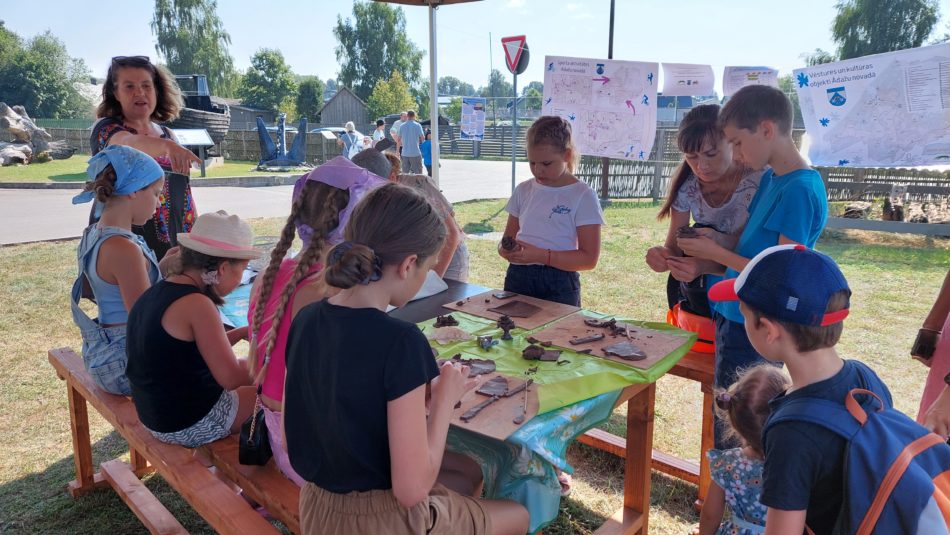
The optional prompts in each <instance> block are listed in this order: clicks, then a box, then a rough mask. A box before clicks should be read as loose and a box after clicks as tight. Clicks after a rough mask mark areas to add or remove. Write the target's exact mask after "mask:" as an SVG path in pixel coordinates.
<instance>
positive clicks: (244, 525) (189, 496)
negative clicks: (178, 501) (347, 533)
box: [49, 348, 300, 534]
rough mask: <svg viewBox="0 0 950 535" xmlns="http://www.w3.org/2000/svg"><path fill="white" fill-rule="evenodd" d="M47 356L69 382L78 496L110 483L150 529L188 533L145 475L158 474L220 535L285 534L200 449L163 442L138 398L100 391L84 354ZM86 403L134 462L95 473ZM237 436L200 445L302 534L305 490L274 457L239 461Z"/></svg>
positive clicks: (73, 488) (69, 352)
mask: <svg viewBox="0 0 950 535" xmlns="http://www.w3.org/2000/svg"><path fill="white" fill-rule="evenodd" d="M49 361H50V363H51V364H52V365H53V367H54V368H55V369H56V373H57V375H58V376H59V378H60V379H63V380H65V381H66V391H67V397H68V399H69V417H70V424H71V427H72V435H73V458H74V462H75V465H76V480H75V481H72V482H70V483H69V492H70V494H72V495H73V496H74V497H78V496H82V495H83V494H86V493H88V492H90V491H92V490H94V489H98V488H103V487H107V486H111V487H112V488H113V489H114V490H115V491H116V493H117V494H119V496H120V497H121V498H122V500H123V501H124V502H125V503H126V504H127V505H128V506H129V509H131V510H132V511H133V512H134V513H135V515H136V516H137V517H138V518H139V520H141V521H142V523H143V524H144V525H145V527H146V528H148V530H149V531H150V532H152V533H187V531H186V530H185V528H184V527H183V526H182V525H181V524H180V523H179V522H178V520H176V519H175V517H174V516H172V514H171V513H170V512H169V511H168V510H167V509H166V508H165V506H164V505H162V504H161V502H159V501H158V499H157V498H156V497H155V496H154V495H153V494H152V493H151V492H150V491H149V490H148V488H146V487H145V485H144V484H143V483H142V481H141V480H140V479H139V478H141V477H142V476H143V475H146V474H148V473H151V472H158V473H159V474H160V475H161V476H162V478H164V479H165V481H167V482H168V484H169V485H171V486H172V487H173V488H174V489H175V490H176V491H178V493H179V494H180V495H181V496H182V497H183V498H185V500H187V501H188V503H190V504H191V506H192V507H194V509H195V511H197V512H198V514H200V515H201V516H202V517H203V518H204V519H205V520H207V521H208V523H209V524H211V526H212V527H213V528H214V529H215V530H216V531H217V532H218V533H225V534H228V533H279V532H280V531H279V530H278V529H277V528H276V527H275V526H274V525H272V524H271V523H270V522H269V521H267V520H265V519H264V517H262V516H261V515H260V514H259V513H258V512H257V511H255V510H254V509H253V508H252V507H251V506H250V504H248V502H247V501H246V500H245V499H244V498H242V497H241V496H240V495H238V494H237V493H236V492H235V491H234V489H232V488H231V487H230V486H229V485H228V484H227V483H225V482H224V481H222V480H221V479H220V478H219V477H217V476H216V475H215V474H213V473H212V472H211V471H210V470H208V468H207V467H206V466H205V465H204V464H202V462H200V461H199V459H197V458H196V457H195V455H194V450H191V449H189V448H184V447H181V446H175V445H171V444H165V443H163V442H160V441H159V440H157V439H156V438H155V437H153V436H152V434H151V433H150V432H149V431H148V430H147V429H146V428H145V426H143V425H142V424H141V423H140V422H139V419H138V414H137V413H136V411H135V405H134V404H133V403H132V400H131V399H129V398H127V397H124V396H115V395H112V394H109V393H106V392H104V391H103V390H101V389H99V388H98V387H97V386H95V384H94V383H93V381H92V378H91V377H90V376H89V374H88V373H87V372H86V369H85V367H84V366H83V362H82V357H80V356H79V355H78V354H76V352H74V351H73V350H71V349H69V348H60V349H51V350H50V351H49ZM87 403H88V404H91V405H92V406H93V407H95V409H96V410H97V411H99V413H100V414H101V415H102V416H103V418H105V419H106V420H107V421H108V422H109V423H110V424H112V426H113V427H115V429H116V431H118V432H119V434H121V435H122V436H123V437H124V438H125V439H126V441H127V442H128V443H129V458H130V463H128V464H127V463H125V462H123V461H121V460H119V459H115V460H111V461H107V462H104V463H102V466H101V467H100V468H101V472H99V473H96V472H95V471H94V466H93V461H92V445H91V442H90V436H89V418H88V413H87ZM237 441H238V439H237V436H236V435H232V436H230V437H227V438H224V439H221V440H218V441H216V442H214V443H212V444H209V445H207V446H203V447H202V448H200V449H201V450H202V452H204V453H205V454H206V455H207V456H208V457H209V458H210V459H211V460H212V462H213V463H214V465H215V467H216V468H217V469H218V470H219V471H220V472H221V473H223V474H224V475H225V477H227V478H229V479H230V480H231V481H233V482H234V483H235V484H237V485H238V486H240V487H241V488H242V489H244V492H245V494H246V495H247V496H249V497H250V498H251V499H253V500H254V501H256V502H258V503H259V504H261V505H262V506H264V507H265V508H267V511H268V512H269V513H270V514H271V516H273V517H274V518H275V519H277V520H279V521H281V522H282V523H283V524H284V525H286V526H287V528H288V529H290V530H291V531H293V532H295V533H299V532H300V513H299V509H298V498H299V493H300V489H299V488H298V487H297V486H296V485H295V484H294V483H293V482H292V481H290V480H289V479H287V478H286V477H284V476H283V474H281V473H280V471H279V470H278V469H277V467H276V466H275V464H274V462H273V461H272V462H269V463H268V464H267V465H266V466H244V465H241V464H239V463H238V462H237V453H238V443H237Z"/></svg>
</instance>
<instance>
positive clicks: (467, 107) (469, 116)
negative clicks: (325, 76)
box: [459, 97, 486, 141]
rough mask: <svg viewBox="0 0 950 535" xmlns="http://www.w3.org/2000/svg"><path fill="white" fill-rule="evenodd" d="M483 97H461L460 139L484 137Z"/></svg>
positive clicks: (479, 138) (481, 138)
mask: <svg viewBox="0 0 950 535" xmlns="http://www.w3.org/2000/svg"><path fill="white" fill-rule="evenodd" d="M485 102H486V100H485V98H484V97H462V119H461V121H459V123H460V130H461V132H462V135H461V137H462V139H474V140H478V141H482V140H483V139H484V137H485Z"/></svg>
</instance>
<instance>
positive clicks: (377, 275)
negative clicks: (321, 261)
mask: <svg viewBox="0 0 950 535" xmlns="http://www.w3.org/2000/svg"><path fill="white" fill-rule="evenodd" d="M354 245H356V244H355V243H353V242H351V241H344V242H342V243H340V244H339V245H337V246H336V247H334V248H333V250H332V251H330V254H329V255H327V265H328V266H332V265H335V264H339V263H340V260H342V259H343V255H345V254H346V252H347V251H349V250H350V249H352V248H353V246H354ZM367 248H368V247H367ZM370 252H371V253H373V270H372V272H371V273H370V274H369V275H367V276H366V277H364V278H363V280H361V281H359V283H360V284H369V283H371V282H375V281H378V280H379V279H381V278H382V277H383V261H382V260H380V258H379V256H377V255H376V253H375V252H373V250H372V249H370Z"/></svg>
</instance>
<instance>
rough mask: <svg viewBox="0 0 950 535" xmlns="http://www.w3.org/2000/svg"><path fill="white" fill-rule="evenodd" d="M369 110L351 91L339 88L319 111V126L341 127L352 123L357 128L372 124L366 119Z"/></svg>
mask: <svg viewBox="0 0 950 535" xmlns="http://www.w3.org/2000/svg"><path fill="white" fill-rule="evenodd" d="M368 115H369V109H368V107H367V106H366V103H365V102H363V99H361V98H359V97H358V96H356V95H355V94H353V92H352V91H350V90H349V89H347V88H345V87H340V88H339V89H338V90H337V92H336V94H335V95H333V98H331V99H330V100H328V101H327V103H326V104H324V105H323V108H321V109H320V124H321V125H322V126H343V125H344V124H346V122H347V121H353V124H355V125H357V128H359V127H361V126H363V125H366V124H369V123H371V122H374V121H375V120H370V118H369V117H368Z"/></svg>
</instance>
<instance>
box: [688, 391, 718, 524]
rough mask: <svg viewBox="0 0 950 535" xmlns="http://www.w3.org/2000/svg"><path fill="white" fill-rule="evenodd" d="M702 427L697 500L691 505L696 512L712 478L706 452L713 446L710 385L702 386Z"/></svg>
mask: <svg viewBox="0 0 950 535" xmlns="http://www.w3.org/2000/svg"><path fill="white" fill-rule="evenodd" d="M702 390H703V427H702V436H701V438H700V443H699V498H697V499H696V503H695V504H693V505H694V507H695V508H696V510H697V511H699V510H701V509H702V508H703V502H704V501H706V494H707V493H708V492H709V485H710V483H711V482H712V478H711V477H710V474H709V458H708V457H706V452H707V451H709V450H711V449H712V448H713V446H714V445H715V439H714V438H713V392H712V385H709V384H703V385H702Z"/></svg>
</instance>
